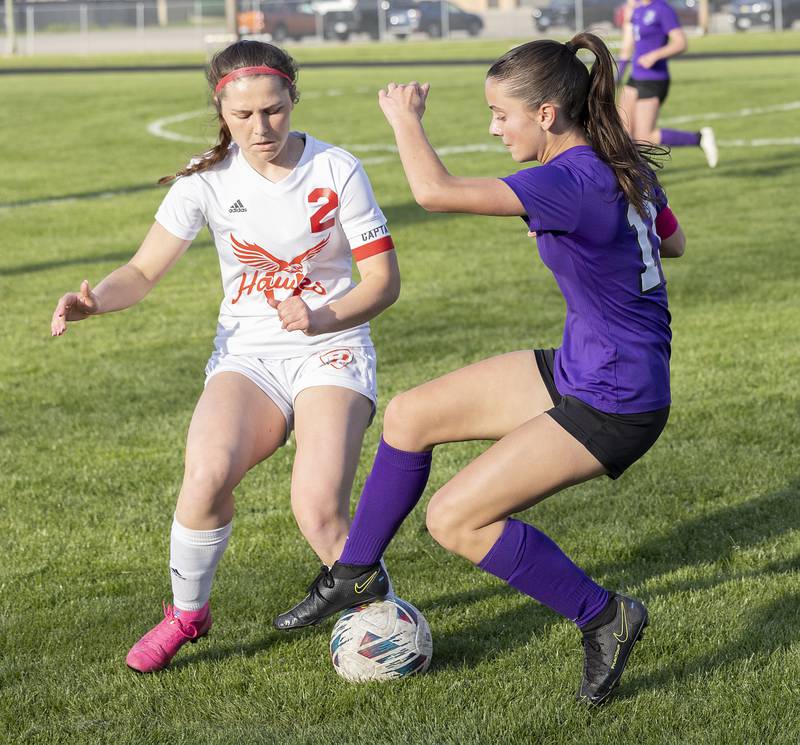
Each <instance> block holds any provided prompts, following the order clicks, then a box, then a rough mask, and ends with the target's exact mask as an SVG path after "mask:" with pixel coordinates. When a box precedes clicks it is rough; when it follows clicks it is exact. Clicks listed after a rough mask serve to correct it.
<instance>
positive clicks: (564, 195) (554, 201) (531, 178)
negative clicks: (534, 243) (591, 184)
mask: <svg viewBox="0 0 800 745" xmlns="http://www.w3.org/2000/svg"><path fill="white" fill-rule="evenodd" d="M502 181H504V182H505V183H506V184H508V185H509V186H510V187H511V189H512V191H513V192H514V193H515V194H516V195H517V198H518V199H519V201H520V202H522V206H523V207H524V208H525V212H526V213H527V215H528V225H529V227H530V229H531V230H534V231H536V232H540V231H545V230H547V231H564V232H570V231H572V230H575V228H576V227H577V224H578V216H579V215H580V204H581V198H582V196H583V193H582V192H583V190H582V188H581V184H580V182H579V181H578V180H577V179H575V178H574V177H573V176H572V174H570V172H569V171H568V170H567V169H565V168H560V167H559V166H555V165H543V166H539V167H538V168H526V169H524V170H522V171H518V172H517V173H514V174H512V175H511V176H505V177H504V178H503V179H502Z"/></svg>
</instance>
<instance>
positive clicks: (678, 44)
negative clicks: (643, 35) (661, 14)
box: [639, 28, 687, 68]
mask: <svg viewBox="0 0 800 745" xmlns="http://www.w3.org/2000/svg"><path fill="white" fill-rule="evenodd" d="M686 47H687V44H686V34H684V33H683V29H682V28H674V29H672V31H670V32H669V36H668V37H667V43H666V44H665V45H664V46H663V47H659V48H658V49H654V50H653V51H652V52H648V53H647V54H643V55H642V56H641V57H639V64H640V65H641V66H642V67H646V68H650V67H652V66H653V65H654V64H655V63H656V62H658V60H662V59H670V57H675V56H677V55H679V54H681V53H682V52H685V51H686Z"/></svg>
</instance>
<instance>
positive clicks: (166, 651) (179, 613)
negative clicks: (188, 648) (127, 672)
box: [125, 603, 211, 673]
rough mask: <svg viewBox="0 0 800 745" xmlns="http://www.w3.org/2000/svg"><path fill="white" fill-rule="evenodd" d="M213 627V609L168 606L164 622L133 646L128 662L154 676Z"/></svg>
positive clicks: (129, 665)
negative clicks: (186, 645) (181, 649)
mask: <svg viewBox="0 0 800 745" xmlns="http://www.w3.org/2000/svg"><path fill="white" fill-rule="evenodd" d="M210 628H211V609H210V608H209V606H208V603H206V604H205V605H204V606H203V607H202V608H201V609H200V610H196V611H188V610H179V609H178V608H174V607H173V606H171V605H166V604H164V620H163V621H161V623H159V624H158V625H156V626H153V628H152V629H150V631H148V632H147V633H146V634H145V635H144V636H143V637H142V638H141V639H139V641H138V642H136V644H134V645H133V646H132V647H131V651H130V652H128V656H127V657H126V658H125V663H126V664H127V665H128V667H129V668H131V669H132V670H136V672H137V673H154V672H156V671H157V670H163V669H164V668H165V667H166V666H167V665H169V663H170V661H171V660H172V658H173V657H174V656H175V655H176V654H177V653H178V650H179V649H180V648H181V647H182V646H183V645H184V644H186V642H192V643H194V642H196V641H197V640H198V639H200V638H202V637H204V636H205V635H206V634H207V633H208V630H209V629H210Z"/></svg>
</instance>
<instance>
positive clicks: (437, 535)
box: [425, 492, 466, 553]
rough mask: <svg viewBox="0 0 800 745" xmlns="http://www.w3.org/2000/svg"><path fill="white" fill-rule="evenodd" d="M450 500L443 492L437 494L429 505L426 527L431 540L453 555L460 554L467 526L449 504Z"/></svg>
mask: <svg viewBox="0 0 800 745" xmlns="http://www.w3.org/2000/svg"><path fill="white" fill-rule="evenodd" d="M449 501H450V500H449V499H448V498H447V496H446V495H444V494H442V493H441V492H437V493H436V494H434V495H433V497H432V498H431V501H430V502H429V503H428V510H427V512H426V514H425V525H426V527H427V528H428V533H430V535H431V538H433V540H434V541H436V542H437V543H438V544H439V545H440V546H442V548H446V549H447V550H448V551H452V552H453V553H460V551H459V547H460V546H461V545H462V543H463V538H464V533H465V530H466V526H465V525H464V523H463V521H462V520H460V519H459V515H458V511H457V510H455V509H453V505H451V504H449Z"/></svg>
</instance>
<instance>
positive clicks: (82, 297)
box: [50, 279, 97, 336]
mask: <svg viewBox="0 0 800 745" xmlns="http://www.w3.org/2000/svg"><path fill="white" fill-rule="evenodd" d="M95 313H97V297H96V296H95V294H94V293H93V292H92V290H91V288H90V287H89V281H88V280H86V279H84V280H83V282H81V289H80V290H79V291H78V292H68V293H67V294H66V295H62V296H61V299H60V300H59V301H58V305H56V309H55V312H54V313H53V318H52V320H51V321H50V333H51V334H52V335H53V336H61V335H62V334H63V333H64V332H65V331H66V330H67V321H82V320H83V319H84V318H88V317H89V316H92V315H94V314H95Z"/></svg>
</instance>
